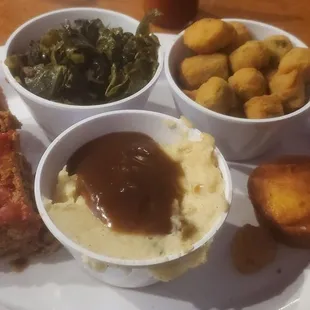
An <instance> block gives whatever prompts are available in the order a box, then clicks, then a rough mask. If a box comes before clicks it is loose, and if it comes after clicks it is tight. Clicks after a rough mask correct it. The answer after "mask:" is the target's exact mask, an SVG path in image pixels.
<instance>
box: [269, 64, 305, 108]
mask: <svg viewBox="0 0 310 310" xmlns="http://www.w3.org/2000/svg"><path fill="white" fill-rule="evenodd" d="M269 88H270V91H271V93H272V94H276V95H278V96H279V97H280V98H281V99H282V103H283V108H284V112H285V113H290V112H293V111H295V110H297V109H299V108H301V107H302V106H303V105H304V104H305V101H306V98H305V83H304V81H303V79H302V77H301V74H300V73H299V72H298V70H293V71H291V72H289V73H285V74H281V73H277V74H275V75H274V77H273V78H272V79H271V81H270V83H269Z"/></svg>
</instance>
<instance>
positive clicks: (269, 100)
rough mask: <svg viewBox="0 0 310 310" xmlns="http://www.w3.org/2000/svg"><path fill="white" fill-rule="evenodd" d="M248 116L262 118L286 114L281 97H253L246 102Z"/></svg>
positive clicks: (245, 108)
mask: <svg viewBox="0 0 310 310" xmlns="http://www.w3.org/2000/svg"><path fill="white" fill-rule="evenodd" d="M244 112H245V115H246V117H247V118H250V119H260V118H271V117H276V116H281V115H284V111H283V106H282V101H281V99H280V98H279V97H278V96H276V95H264V96H260V97H253V98H251V99H250V100H249V101H247V102H246V103H245V104H244Z"/></svg>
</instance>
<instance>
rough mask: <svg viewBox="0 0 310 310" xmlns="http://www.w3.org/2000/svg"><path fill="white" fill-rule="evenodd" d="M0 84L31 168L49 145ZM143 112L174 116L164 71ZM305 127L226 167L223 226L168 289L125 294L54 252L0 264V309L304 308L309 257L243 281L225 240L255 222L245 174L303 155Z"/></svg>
mask: <svg viewBox="0 0 310 310" xmlns="http://www.w3.org/2000/svg"><path fill="white" fill-rule="evenodd" d="M158 36H159V39H160V40H161V42H162V45H163V47H164V48H165V47H167V45H168V44H171V43H172V41H173V40H174V36H173V35H166V34H160V35H158ZM3 55H4V53H3V48H2V47H0V60H2V58H3ZM0 85H1V87H3V89H4V92H5V94H6V96H7V100H8V103H9V106H10V109H11V111H12V112H13V113H14V114H15V115H16V116H17V117H18V118H19V120H20V121H21V122H22V123H23V128H22V131H21V143H22V149H23V151H24V153H25V155H26V157H27V158H28V160H29V161H30V162H31V164H32V167H33V169H34V170H35V167H36V165H37V163H38V161H39V159H40V156H41V155H42V152H43V151H44V149H45V147H46V146H47V145H48V143H49V141H48V139H47V138H46V136H45V135H44V132H43V131H42V130H41V129H40V127H39V126H38V125H37V124H36V122H35V121H34V120H33V118H32V117H31V115H30V113H29V112H28V110H27V108H26V106H25V105H24V103H23V102H22V100H21V99H20V98H19V96H18V95H17V94H16V93H15V91H14V90H13V89H12V88H11V87H10V86H9V85H8V83H7V82H6V81H5V79H4V76H3V72H2V71H1V69H0ZM147 109H150V110H154V111H158V112H163V113H167V114H170V115H173V116H178V112H177V111H176V109H175V106H174V102H173V98H172V95H171V93H170V91H169V87H168V85H167V81H166V80H165V77H164V73H162V75H161V77H160V79H159V81H158V83H157V85H156V86H155V87H154V90H153V92H152V94H151V96H150V98H149V102H148V104H147ZM306 129H307V128H299V129H297V128H296V130H294V131H291V132H290V133H289V134H287V133H286V134H285V135H284V136H283V139H282V141H280V142H279V144H277V145H275V146H274V148H273V149H272V150H271V151H270V152H269V153H268V155H265V156H264V158H259V159H256V160H254V161H251V162H247V163H233V162H231V163H230V168H231V173H232V179H233V189H234V191H233V204H232V208H231V211H230V214H229V217H228V220H227V222H226V223H225V224H224V226H223V228H222V229H221V231H220V232H219V234H218V235H217V236H216V238H215V241H214V244H213V245H212V250H211V252H210V256H209V261H208V263H207V264H206V265H204V266H201V267H199V268H196V269H195V270H192V271H190V272H188V273H187V274H186V275H184V276H182V277H181V278H179V279H177V280H175V281H172V282H170V283H159V284H155V285H153V286H150V287H147V288H143V289H135V290H128V289H127V290H126V289H119V288H114V287H111V286H108V285H104V284H102V283H100V282H97V281H96V280H94V279H92V278H90V277H89V276H88V275H87V274H86V273H85V272H84V271H83V270H81V269H80V267H79V266H78V265H77V264H76V263H75V261H74V260H73V258H71V256H70V255H69V253H67V252H66V251H65V250H64V249H62V250H60V251H58V252H57V253H55V254H53V255H50V256H48V257H43V258H40V259H38V260H37V261H34V262H33V263H32V264H31V266H30V267H29V268H27V269H26V270H25V271H23V272H22V273H14V272H10V270H9V269H8V268H7V266H5V264H4V263H2V265H0V310H5V309H9V310H43V309H44V310H85V309H94V310H100V309H102V310H103V309H105V310H107V309H109V310H110V309H113V310H151V309H152V310H164V309H167V310H168V309H171V310H174V309H177V310H194V309H196V310H198V309H199V310H211V309H212V310H215V309H218V310H226V309H227V310H228V309H238V310H239V309H251V310H263V309H264V310H269V309H270V310H280V309H281V310H283V309H285V310H297V309H298V310H299V309H300V310H303V309H305V310H306V309H309V308H310V305H309V303H308V302H307V290H309V288H310V281H309V280H308V278H309V275H308V273H307V267H308V262H309V254H310V253H309V251H306V250H294V249H289V248H286V247H284V246H280V249H279V251H278V255H277V258H276V260H275V262H274V263H273V264H271V265H269V266H268V267H267V268H265V269H264V270H262V271H261V272H259V273H257V274H254V275H249V276H243V275H241V274H239V273H238V272H237V271H236V270H235V269H234V268H233V266H232V263H231V260H230V241H231V238H232V236H233V234H234V232H235V230H236V229H237V227H239V226H242V225H243V224H246V223H251V224H256V220H255V217H254V212H253V208H252V206H251V204H250V202H249V200H248V197H247V190H246V184H247V178H248V175H249V173H250V171H251V170H252V168H253V167H255V165H256V164H257V163H259V162H262V161H263V160H264V159H269V158H272V157H274V156H277V155H278V154H281V153H290V152H291V153H295V154H296V153H302V154H306V153H307V152H308V153H310V147H309V141H310V140H309V135H307V132H306ZM306 304H308V305H309V306H306Z"/></svg>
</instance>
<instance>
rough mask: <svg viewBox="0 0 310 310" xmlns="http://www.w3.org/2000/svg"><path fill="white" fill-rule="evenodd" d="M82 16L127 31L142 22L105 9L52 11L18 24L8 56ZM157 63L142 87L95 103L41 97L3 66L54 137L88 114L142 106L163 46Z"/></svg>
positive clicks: (158, 72)
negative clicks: (68, 101) (114, 99)
mask: <svg viewBox="0 0 310 310" xmlns="http://www.w3.org/2000/svg"><path fill="white" fill-rule="evenodd" d="M79 18H85V19H94V18H99V19H101V20H102V22H103V23H104V24H105V25H109V26H110V27H122V28H123V29H124V31H128V32H132V33H135V31H136V28H137V26H138V24H139V22H138V21H137V20H136V19H134V18H132V17H129V16H127V15H124V14H121V13H117V12H114V11H109V10H104V9H96V8H71V9H62V10H57V11H52V12H49V13H46V14H43V15H40V16H37V17H35V18H33V19H30V20H29V21H27V22H26V23H24V24H23V25H21V26H20V27H18V28H17V29H16V30H15V31H14V32H13V33H12V35H11V36H10V37H9V39H8V40H7V42H6V45H5V48H6V52H5V57H6V56H8V55H10V54H12V53H16V52H22V51H25V48H26V47H27V46H28V44H29V42H30V40H36V39H39V38H40V37H41V36H42V35H43V34H44V33H45V32H46V31H47V30H49V29H51V28H59V27H60V26H61V24H62V23H64V21H65V20H66V19H67V20H69V21H74V20H75V19H79ZM158 63H159V65H158V68H157V71H156V73H155V75H154V76H153V78H152V79H151V81H150V82H149V83H148V84H147V85H146V86H145V87H143V88H142V89H141V90H140V91H138V92H137V93H135V94H133V95H131V96H129V97H127V98H124V99H121V100H117V101H115V102H112V103H107V104H101V105H94V106H87V105H85V106H74V105H66V104H61V103H57V102H55V101H50V100H47V99H44V98H41V97H39V96H36V95H34V94H32V93H31V92H30V91H28V90H27V89H26V88H24V87H23V86H21V85H20V84H19V83H18V82H17V81H16V80H15V78H14V77H13V76H12V74H11V72H10V70H9V69H8V67H7V66H6V65H5V64H4V63H3V70H4V74H5V76H6V78H7V80H8V81H9V82H10V84H11V85H12V86H13V87H14V88H15V90H16V91H17V92H18V93H19V95H20V96H21V97H22V99H23V100H24V101H25V103H26V104H27V106H28V108H29V110H30V112H31V114H32V115H33V117H34V119H35V120H36V121H37V123H38V124H39V125H40V126H41V127H42V128H43V129H44V131H45V132H46V134H47V136H48V137H49V138H50V139H53V138H55V137H56V136H57V135H58V134H60V133H61V132H62V131H63V130H65V129H67V128H68V127H69V126H71V125H72V124H74V123H76V122H77V121H80V120H81V119H83V118H86V117H88V116H91V115H95V114H99V113H102V112H108V111H114V110H122V109H143V108H144V106H145V104H146V102H147V100H148V97H149V95H150V92H151V90H152V88H153V86H154V85H155V83H156V81H157V79H158V77H159V75H160V73H161V70H162V67H163V51H162V48H161V47H160V48H159V51H158Z"/></svg>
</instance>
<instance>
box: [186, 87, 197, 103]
mask: <svg viewBox="0 0 310 310" xmlns="http://www.w3.org/2000/svg"><path fill="white" fill-rule="evenodd" d="M183 93H184V94H185V95H186V96H187V97H189V98H191V99H192V100H194V101H195V100H196V95H197V89H195V90H187V89H183Z"/></svg>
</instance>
